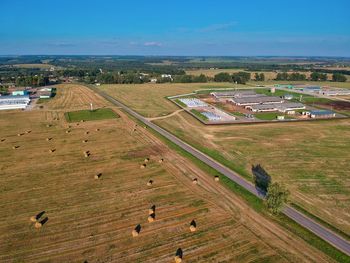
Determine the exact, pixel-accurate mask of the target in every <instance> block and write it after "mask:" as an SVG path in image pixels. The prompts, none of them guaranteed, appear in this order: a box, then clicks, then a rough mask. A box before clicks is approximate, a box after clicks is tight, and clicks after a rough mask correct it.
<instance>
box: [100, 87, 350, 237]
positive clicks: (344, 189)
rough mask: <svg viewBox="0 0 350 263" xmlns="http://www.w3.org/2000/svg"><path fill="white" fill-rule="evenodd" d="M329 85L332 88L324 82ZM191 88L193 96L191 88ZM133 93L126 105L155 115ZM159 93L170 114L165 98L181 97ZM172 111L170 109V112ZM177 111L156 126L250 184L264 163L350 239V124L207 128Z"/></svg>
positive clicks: (305, 203)
mask: <svg viewBox="0 0 350 263" xmlns="http://www.w3.org/2000/svg"><path fill="white" fill-rule="evenodd" d="M326 84H328V85H331V84H332V83H330V82H324V83H322V85H326ZM346 85H349V84H346ZM140 86H142V85H140ZM174 86H175V84H174ZM186 86H187V91H188V92H190V91H191V87H192V84H186ZM213 86H214V85H212V86H211V87H213ZM343 87H344V86H343ZM104 89H105V90H106V91H107V92H108V93H110V94H112V95H114V96H115V97H116V98H118V99H119V98H120V97H119V96H118V94H119V93H118V92H117V91H116V90H119V87H115V86H108V87H105V88H104ZM194 89H195V88H192V90H194ZM134 90H135V91H136V92H135V93H134V95H133V93H132V92H130V93H128V101H127V100H126V99H125V98H124V102H125V103H126V104H127V105H129V106H131V107H133V108H134V109H135V105H134V104H133V103H129V101H134V98H135V97H140V98H143V100H140V101H139V104H138V108H147V112H151V111H152V109H153V107H152V104H151V103H150V102H149V101H147V99H148V98H149V97H148V96H147V92H145V93H144V88H143V87H140V88H139V87H138V86H135V87H134ZM157 91H159V92H161V94H162V95H161V96H159V97H158V100H157V102H158V104H157V107H156V108H158V105H161V107H162V108H164V110H165V109H167V107H168V103H169V102H168V100H167V99H165V98H163V99H162V98H161V97H165V96H168V95H173V94H174V93H176V92H175V91H174V90H172V89H171V86H170V87H166V88H164V87H163V86H154V89H153V91H152V92H153V93H154V94H156V93H157ZM146 105H148V107H146ZM173 108H174V105H171V107H170V108H169V110H170V109H173ZM177 109H178V108H175V109H174V114H170V115H169V116H168V117H163V118H154V122H155V123H156V124H158V125H160V126H161V127H163V128H165V129H167V130H169V131H171V132H172V133H174V134H175V135H177V136H178V137H180V138H182V139H184V140H185V141H187V142H188V143H191V144H193V145H194V146H196V147H198V148H199V149H201V150H203V151H205V152H206V153H207V154H209V155H211V156H212V157H215V158H216V159H218V160H219V161H221V162H223V163H224V164H225V165H227V166H229V167H231V168H232V169H235V170H236V171H238V172H240V173H241V174H243V175H245V177H246V178H248V179H251V171H250V170H251V166H252V165H253V164H258V163H260V164H262V166H263V167H264V168H266V170H267V171H268V172H269V173H270V174H271V175H272V177H273V179H274V180H276V181H280V182H283V183H285V184H286V185H287V187H288V188H289V189H290V190H291V192H292V195H291V198H292V201H293V202H295V203H297V204H298V205H300V206H301V207H303V208H305V209H307V210H308V211H310V212H312V213H313V214H315V215H316V216H318V217H320V218H322V219H323V220H325V221H327V222H329V223H331V224H334V226H336V227H337V228H339V229H341V230H342V231H344V232H345V233H347V234H350V223H349V222H350V198H349V196H350V195H349V194H350V192H349V189H350V188H349V186H350V180H349V176H348V171H349V168H348V160H350V151H349V149H350V140H349V138H350V121H349V120H335V121H319V122H312V123H291V124H287V123H283V124H282V123H279V124H264V125H262V124H259V125H238V126H234V125H231V126H227V125H225V126H211V127H208V126H205V125H203V124H201V123H200V122H199V121H198V120H196V119H194V118H193V116H190V115H189V114H188V113H186V112H180V111H178V110H177Z"/></svg>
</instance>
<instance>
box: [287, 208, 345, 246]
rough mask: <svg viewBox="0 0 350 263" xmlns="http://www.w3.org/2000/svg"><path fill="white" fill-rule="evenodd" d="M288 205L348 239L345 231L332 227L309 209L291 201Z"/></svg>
mask: <svg viewBox="0 0 350 263" xmlns="http://www.w3.org/2000/svg"><path fill="white" fill-rule="evenodd" d="M290 205H291V206H292V207H294V208H295V209H297V210H298V211H300V212H302V213H303V214H305V215H307V216H308V217H310V218H311V219H313V220H314V221H316V222H317V223H319V224H320V225H323V226H325V227H327V228H328V229H330V230H332V231H333V232H334V233H336V234H338V235H339V236H341V237H343V238H345V239H346V240H350V235H348V234H347V233H345V232H343V231H341V230H340V229H338V228H336V227H334V226H333V225H331V224H329V223H328V222H326V221H324V220H323V219H321V218H319V217H318V216H315V215H314V214H311V213H310V212H309V211H307V210H305V209H304V208H302V207H301V206H299V205H297V204H295V203H291V204H290Z"/></svg>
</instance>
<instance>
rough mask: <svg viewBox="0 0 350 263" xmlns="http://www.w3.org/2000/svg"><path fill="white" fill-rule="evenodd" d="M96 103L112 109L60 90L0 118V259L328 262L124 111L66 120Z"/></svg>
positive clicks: (70, 88)
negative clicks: (38, 104) (39, 104)
mask: <svg viewBox="0 0 350 263" xmlns="http://www.w3.org/2000/svg"><path fill="white" fill-rule="evenodd" d="M90 102H93V103H94V104H95V105H96V106H97V105H98V106H99V107H103V106H107V107H111V105H109V104H108V103H107V102H105V101H104V100H103V99H102V98H100V97H98V96H97V95H95V94H93V93H92V92H91V91H89V90H88V89H87V88H85V87H82V86H77V85H62V86H59V87H58V94H57V95H56V97H55V98H54V99H52V100H51V101H50V102H48V103H45V104H43V105H44V108H43V109H36V110H33V111H25V112H23V111H2V112H0V127H1V129H0V138H1V140H2V142H1V143H0V157H1V163H0V172H1V177H0V189H1V191H0V199H1V203H0V212H1V213H0V218H1V220H0V222H1V223H0V240H1V242H0V261H1V262H84V261H86V262H173V261H174V256H175V252H176V250H177V249H178V248H182V250H183V253H184V258H183V259H184V262H217V261H221V262H261V261H265V262H288V261H289V262H330V261H331V259H329V258H328V257H326V256H325V255H323V254H322V253H320V252H319V251H316V250H315V249H313V248H311V247H310V246H309V245H307V244H306V243H305V242H304V241H302V240H300V239H299V238H297V237H295V236H294V235H292V234H290V233H288V232H287V231H285V230H283V229H281V228H280V227H279V226H277V225H275V224H274V223H271V222H270V221H269V220H267V219H266V218H264V217H262V216H260V215H259V214H257V213H255V212H254V211H253V210H252V209H251V208H249V206H248V205H247V204H246V203H245V202H243V201H242V200H241V199H240V198H239V197H237V196H235V195H234V194H233V193H232V192H230V191H229V190H227V189H226V188H225V187H223V186H222V185H221V184H220V183H217V182H215V181H214V180H213V178H212V177H210V176H208V175H207V174H205V173H204V172H202V171H201V170H199V169H198V168H197V167H196V166H194V165H193V164H191V163H190V162H189V161H187V160H186V159H184V158H183V157H180V156H179V155H177V154H176V153H174V152H173V151H172V150H170V149H168V148H167V147H166V146H164V144H163V143H162V142H160V141H159V140H158V139H157V138H156V137H154V136H153V135H152V134H151V133H150V132H149V131H148V130H146V129H144V128H143V127H140V126H135V123H134V122H133V121H132V120H130V119H129V117H127V116H126V115H125V114H123V112H121V111H119V110H118V109H117V108H114V107H111V108H113V109H114V110H115V111H116V112H117V113H118V114H119V115H120V118H118V119H113V120H104V121H91V122H80V123H73V124H68V123H66V121H65V120H64V117H63V114H64V112H65V111H69V110H77V109H87V108H89V103H90ZM69 125H71V127H69ZM134 129H136V130H134ZM67 131H69V133H67ZM87 132H88V133H87ZM18 134H20V136H18ZM47 138H48V140H47ZM83 140H87V142H85V143H84V142H83ZM13 146H17V147H18V148H16V149H13ZM50 150H54V151H53V152H51V151H50ZM85 151H89V152H90V156H89V157H85V156H84V152H85ZM145 158H150V160H149V161H148V162H146V167H145V168H143V169H141V168H140V165H142V164H143V163H145ZM160 159H164V161H163V162H159V160H160ZM99 173H102V176H101V177H100V178H99V179H95V178H94V177H95V175H97V174H99ZM194 178H197V180H198V184H193V183H192V181H193V179H194ZM150 179H151V180H153V184H152V185H151V186H147V182H148V181H149V180H150ZM153 205H155V206H156V209H155V214H156V217H155V221H154V222H151V223H149V222H148V215H149V208H150V207H151V206H153ZM41 211H45V214H44V215H43V216H42V217H41V218H45V217H48V221H47V222H46V223H45V224H44V225H43V226H42V227H41V228H35V226H34V225H35V224H34V223H33V222H31V221H30V217H32V216H35V215H36V214H37V213H39V212H41ZM193 219H194V220H195V221H196V223H197V229H196V231H195V232H191V231H190V229H189V227H190V222H191V221H192V220H193ZM40 220H41V219H40ZM137 224H141V231H140V233H139V235H138V236H137V237H133V236H132V234H131V232H132V230H133V229H134V228H135V226H136V225H137Z"/></svg>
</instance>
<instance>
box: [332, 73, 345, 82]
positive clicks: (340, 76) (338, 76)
mask: <svg viewBox="0 0 350 263" xmlns="http://www.w3.org/2000/svg"><path fill="white" fill-rule="evenodd" d="M332 80H333V81H335V82H345V81H346V77H345V75H343V74H340V73H334V74H333V76H332Z"/></svg>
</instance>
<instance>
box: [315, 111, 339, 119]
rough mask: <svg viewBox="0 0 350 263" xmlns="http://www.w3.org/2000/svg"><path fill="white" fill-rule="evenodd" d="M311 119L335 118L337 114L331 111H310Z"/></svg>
mask: <svg viewBox="0 0 350 263" xmlns="http://www.w3.org/2000/svg"><path fill="white" fill-rule="evenodd" d="M310 117H311V118H313V119H315V118H325V119H326V118H334V117H335V112H333V111H330V110H313V111H310Z"/></svg>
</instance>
